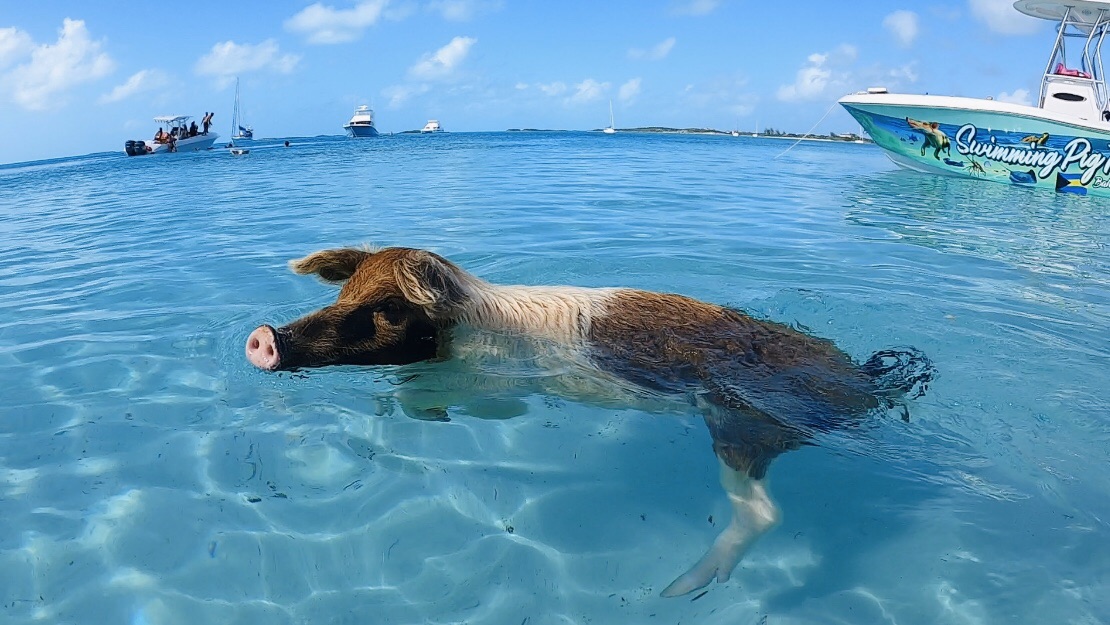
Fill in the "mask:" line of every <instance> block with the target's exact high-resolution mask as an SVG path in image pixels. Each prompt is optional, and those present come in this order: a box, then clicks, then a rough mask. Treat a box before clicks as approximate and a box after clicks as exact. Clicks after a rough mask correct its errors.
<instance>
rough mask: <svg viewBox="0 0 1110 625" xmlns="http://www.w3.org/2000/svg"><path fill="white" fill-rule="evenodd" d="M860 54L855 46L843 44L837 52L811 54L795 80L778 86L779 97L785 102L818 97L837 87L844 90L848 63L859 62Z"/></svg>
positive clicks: (847, 77)
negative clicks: (857, 60) (857, 59)
mask: <svg viewBox="0 0 1110 625" xmlns="http://www.w3.org/2000/svg"><path fill="white" fill-rule="evenodd" d="M857 54H858V53H857V51H856V48H855V46H851V45H841V46H839V47H838V48H837V49H836V50H834V51H833V52H826V53H814V54H811V55H809V58H808V59H807V60H806V65H805V66H803V67H802V68H801V69H799V70H798V73H797V75H796V76H795V78H794V82H793V83H791V84H789V85H782V86H780V87H779V88H778V92H777V95H778V99H779V100H782V101H784V102H794V101H798V100H815V99H818V98H821V97H824V96H825V95H826V94H827V93H829V92H830V91H832V90H833V89H839V90H844V88H845V85H846V83H847V82H848V79H849V75H848V73H847V71H846V70H845V69H844V66H845V65H848V64H850V63H852V62H853V61H855V60H856V56H857Z"/></svg>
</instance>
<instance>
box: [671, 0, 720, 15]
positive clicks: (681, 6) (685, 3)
mask: <svg viewBox="0 0 1110 625" xmlns="http://www.w3.org/2000/svg"><path fill="white" fill-rule="evenodd" d="M720 5H721V0H682V1H680V2H675V4H674V5H673V8H672V9H671V12H672V13H676V14H678V15H709V14H710V13H712V12H713V11H715V10H716V9H717V7H718V6H720Z"/></svg>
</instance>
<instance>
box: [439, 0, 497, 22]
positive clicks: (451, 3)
mask: <svg viewBox="0 0 1110 625" xmlns="http://www.w3.org/2000/svg"><path fill="white" fill-rule="evenodd" d="M500 8H501V2H499V1H496V0H495V1H487V2H483V1H481V0H433V1H432V2H430V3H428V10H430V11H433V12H435V13H439V14H440V15H442V16H443V19H445V20H451V21H454V22H465V21H468V20H470V19H473V18H474V16H475V15H476V14H478V13H479V12H481V11H484V10H491V11H492V10H497V9H500Z"/></svg>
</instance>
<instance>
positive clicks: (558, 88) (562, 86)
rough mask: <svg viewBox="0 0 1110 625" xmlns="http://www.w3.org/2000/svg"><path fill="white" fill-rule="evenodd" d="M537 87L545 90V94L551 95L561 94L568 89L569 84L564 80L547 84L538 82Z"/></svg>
mask: <svg viewBox="0 0 1110 625" xmlns="http://www.w3.org/2000/svg"><path fill="white" fill-rule="evenodd" d="M536 87H538V88H539V90H540V91H542V92H544V95H550V96H556V95H560V94H562V93H564V92H566V90H567V84H566V83H564V82H558V81H556V82H552V83H548V84H546V85H544V84H538V85H536Z"/></svg>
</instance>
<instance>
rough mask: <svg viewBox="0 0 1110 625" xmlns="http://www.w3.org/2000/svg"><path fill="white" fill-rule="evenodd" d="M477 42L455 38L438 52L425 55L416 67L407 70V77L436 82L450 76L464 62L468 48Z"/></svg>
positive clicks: (468, 51)
mask: <svg viewBox="0 0 1110 625" xmlns="http://www.w3.org/2000/svg"><path fill="white" fill-rule="evenodd" d="M477 41H478V40H477V39H473V38H471V37H455V38H454V39H452V40H451V42H450V43H448V44H447V45H445V46H443V47H442V48H440V49H439V50H436V51H435V52H431V53H428V54H425V55H424V56H423V57H422V58H421V59H420V60H419V61H417V63H416V65H413V66H412V67H410V68H409V76H410V77H412V78H416V79H422V80H437V79H440V78H446V77H448V76H450V75H451V73H452V72H454V71H455V69H456V68H457V67H458V66H459V65H460V64H461V63H462V62H463V61H465V60H466V55H467V54H469V53H470V47H471V46H473V45H474V44H475V43H477Z"/></svg>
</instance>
